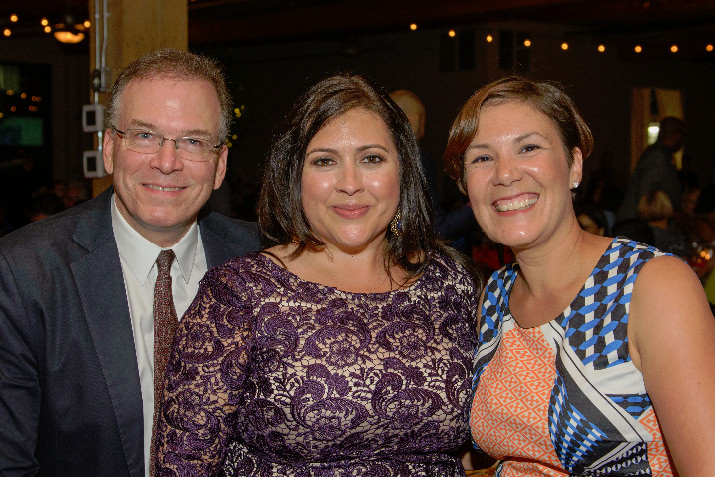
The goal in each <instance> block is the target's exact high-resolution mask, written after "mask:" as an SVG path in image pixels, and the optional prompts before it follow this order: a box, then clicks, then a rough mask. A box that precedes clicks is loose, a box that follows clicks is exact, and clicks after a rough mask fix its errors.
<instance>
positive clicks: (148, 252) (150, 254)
mask: <svg viewBox="0 0 715 477" xmlns="http://www.w3.org/2000/svg"><path fill="white" fill-rule="evenodd" d="M112 228H113V230H114V239H115V240H116V241H117V248H118V249H119V255H121V257H122V259H123V260H124V261H125V263H126V264H127V265H128V266H129V269H130V270H131V272H132V274H134V276H135V277H136V279H137V280H139V281H140V282H144V281H145V280H146V279H147V278H148V277H149V273H150V272H151V270H152V268H153V267H154V263H155V262H156V258H157V257H158V256H159V252H160V251H161V250H162V247H159V246H158V245H156V244H154V243H152V242H150V241H149V240H147V239H145V238H144V237H142V236H141V235H140V234H139V232H137V231H136V230H134V229H133V228H132V226H131V225H129V223H128V222H127V221H126V220H125V219H124V217H123V216H122V214H121V213H120V212H119V209H118V208H117V203H116V195H115V194H112ZM198 239H199V226H198V224H197V223H196V222H194V223H193V225H191V227H190V228H189V231H188V232H186V235H184V236H183V237H182V238H181V240H179V242H177V243H175V244H174V245H172V246H171V247H169V248H171V249H172V250H173V251H174V253H175V254H176V263H177V264H178V265H179V270H180V271H181V276H182V277H183V279H184V281H185V282H186V283H189V279H190V278H191V272H192V271H193V268H194V258H195V257H196V247H197V244H198Z"/></svg>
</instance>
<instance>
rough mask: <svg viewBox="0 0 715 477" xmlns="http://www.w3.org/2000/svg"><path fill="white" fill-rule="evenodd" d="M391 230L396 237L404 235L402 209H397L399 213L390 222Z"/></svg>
mask: <svg viewBox="0 0 715 477" xmlns="http://www.w3.org/2000/svg"><path fill="white" fill-rule="evenodd" d="M390 230H392V233H393V234H394V235H395V236H396V237H399V236H400V235H402V212H400V209H397V213H396V214H395V216H394V217H393V218H392V221H391V222H390Z"/></svg>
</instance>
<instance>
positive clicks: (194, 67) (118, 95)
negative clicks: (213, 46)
mask: <svg viewBox="0 0 715 477" xmlns="http://www.w3.org/2000/svg"><path fill="white" fill-rule="evenodd" d="M157 77H161V78H171V79H176V80H205V81H208V82H209V83H211V85H213V87H214V90H215V91H216V96H217V97H218V103H219V107H220V109H221V118H220V121H219V132H218V134H219V137H218V139H219V140H220V141H223V140H225V139H226V137H227V136H228V131H229V129H230V127H231V120H232V119H233V103H232V100H231V95H230V94H229V92H228V88H227V86H226V79H225V77H224V74H223V71H222V69H221V67H220V66H219V65H218V63H217V62H216V61H214V60H212V59H210V58H208V57H205V56H202V55H198V54H195V53H190V52H188V51H182V50H175V49H171V48H163V49H160V50H156V51H153V52H151V53H148V54H146V55H144V56H142V57H141V58H138V59H136V60H134V61H132V62H131V63H129V64H128V65H127V66H126V67H125V68H124V69H123V70H122V71H121V73H119V76H118V77H117V80H116V81H115V82H114V86H113V87H112V98H111V100H110V103H109V112H108V115H107V116H108V118H109V119H108V124H107V126H108V127H110V128H115V127H116V126H117V119H118V117H119V112H120V109H121V99H122V94H123V93H124V90H125V88H126V87H127V85H128V84H129V82H131V81H132V80H137V79H149V78H157Z"/></svg>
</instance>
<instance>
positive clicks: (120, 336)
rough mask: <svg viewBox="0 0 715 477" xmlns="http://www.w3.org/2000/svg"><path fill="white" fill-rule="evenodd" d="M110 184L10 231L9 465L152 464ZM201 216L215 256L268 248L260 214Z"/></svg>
mask: <svg viewBox="0 0 715 477" xmlns="http://www.w3.org/2000/svg"><path fill="white" fill-rule="evenodd" d="M111 192H112V191H111V189H110V190H108V191H106V192H104V193H103V194H102V195H100V196H99V197H97V198H96V199H93V200H91V201H88V202H86V203H84V204H82V205H80V206H77V207H74V208H72V209H70V210H68V211H66V212H63V213H61V214H58V215H56V216H53V217H50V218H48V219H45V220H43V221H42V222H39V223H36V224H32V225H29V226H27V227H25V228H23V229H20V230H18V231H16V232H15V233H12V234H10V235H8V236H6V237H4V238H2V239H0V475H1V476H6V475H12V476H14V475H36V474H38V473H39V475H43V476H44V475H47V476H73V477H79V476H92V477H103V476H108V477H109V476H111V477H119V476H132V477H143V476H144V450H143V442H144V437H143V421H142V397H141V390H140V386H139V371H138V366H137V360H136V353H135V349H134V338H133V334H132V325H131V320H130V317H129V307H128V305H127V297H126V291H125V289H124V280H123V277H122V270H121V265H120V261H119V253H118V251H117V245H116V242H115V240H114V235H113V233H112V223H111V214H110V198H111ZM199 228H200V231H201V237H202V239H203V244H204V249H205V250H206V258H207V262H208V266H209V268H210V267H214V266H216V265H219V264H221V263H222V262H224V261H225V260H227V259H229V258H231V257H234V256H238V255H244V254H246V253H248V252H250V251H253V250H258V249H259V248H260V242H259V235H258V228H257V227H256V225H255V224H250V223H248V222H243V221H238V220H233V219H229V218H226V217H224V216H220V215H217V214H211V215H209V216H208V217H206V218H204V219H201V220H200V221H199Z"/></svg>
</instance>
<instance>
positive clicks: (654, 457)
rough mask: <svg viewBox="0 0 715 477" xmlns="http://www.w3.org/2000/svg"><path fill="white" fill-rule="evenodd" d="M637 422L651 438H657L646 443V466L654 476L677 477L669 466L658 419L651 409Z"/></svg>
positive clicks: (675, 472)
mask: <svg viewBox="0 0 715 477" xmlns="http://www.w3.org/2000/svg"><path fill="white" fill-rule="evenodd" d="M639 421H640V423H641V424H643V426H644V427H645V428H646V429H648V431H649V432H650V433H651V434H652V435H653V436H655V437H657V439H656V440H654V441H653V442H649V443H648V464H650V468H651V469H653V473H654V475H658V477H673V476H676V477H677V475H678V472H677V471H676V470H675V469H673V468H672V467H671V466H670V457H669V454H668V449H667V448H666V447H665V443H664V442H663V436H662V435H661V433H660V425H659V424H658V418H657V417H656V416H655V411H653V408H650V409H649V410H648V411H646V413H645V414H644V415H643V416H641V418H640V419H639Z"/></svg>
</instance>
